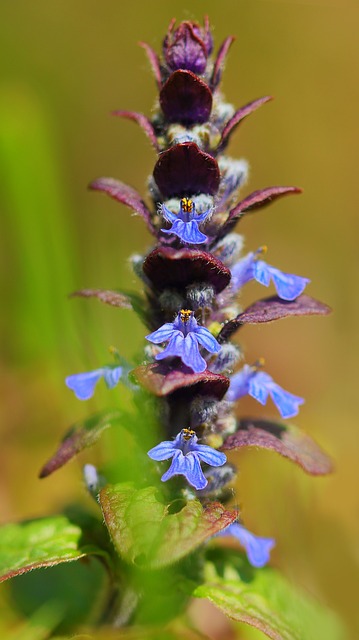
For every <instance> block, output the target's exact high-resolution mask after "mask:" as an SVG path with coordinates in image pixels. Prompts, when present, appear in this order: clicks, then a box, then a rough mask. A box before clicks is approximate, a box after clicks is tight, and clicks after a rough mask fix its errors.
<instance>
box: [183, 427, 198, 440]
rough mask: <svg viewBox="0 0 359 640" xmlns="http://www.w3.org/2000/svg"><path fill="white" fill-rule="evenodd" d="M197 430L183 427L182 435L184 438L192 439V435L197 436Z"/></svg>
mask: <svg viewBox="0 0 359 640" xmlns="http://www.w3.org/2000/svg"><path fill="white" fill-rule="evenodd" d="M195 435H196V432H195V431H192V429H182V437H183V440H190V439H191V438H192V436H195Z"/></svg>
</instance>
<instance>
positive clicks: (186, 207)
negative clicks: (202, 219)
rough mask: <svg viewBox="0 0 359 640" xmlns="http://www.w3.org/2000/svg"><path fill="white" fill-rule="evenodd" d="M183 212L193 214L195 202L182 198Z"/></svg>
mask: <svg viewBox="0 0 359 640" xmlns="http://www.w3.org/2000/svg"><path fill="white" fill-rule="evenodd" d="M181 204H182V210H183V211H184V212H185V213H191V212H192V209H193V202H192V200H190V199H189V198H182V200H181Z"/></svg>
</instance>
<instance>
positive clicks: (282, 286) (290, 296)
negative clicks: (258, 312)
mask: <svg viewBox="0 0 359 640" xmlns="http://www.w3.org/2000/svg"><path fill="white" fill-rule="evenodd" d="M270 272H271V276H272V278H273V283H274V286H275V288H276V291H277V293H278V295H279V297H280V298H282V299H283V300H295V298H297V297H298V296H300V294H301V293H303V291H304V289H305V287H306V286H307V284H308V282H310V280H309V279H308V278H302V276H295V275H294V274H291V273H283V272H282V271H280V270H279V269H275V268H274V267H270Z"/></svg>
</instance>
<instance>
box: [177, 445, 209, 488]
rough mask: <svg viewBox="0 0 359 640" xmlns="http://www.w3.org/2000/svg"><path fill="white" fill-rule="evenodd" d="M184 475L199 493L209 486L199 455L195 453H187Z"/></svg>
mask: <svg viewBox="0 0 359 640" xmlns="http://www.w3.org/2000/svg"><path fill="white" fill-rule="evenodd" d="M183 475H185V476H186V479H187V480H188V482H189V483H190V484H191V485H192V486H193V487H194V488H195V489H197V491H200V490H201V489H204V488H205V487H206V486H207V484H208V480H207V478H205V476H204V473H203V471H202V469H201V464H200V461H199V458H198V455H197V454H196V452H195V451H193V452H190V453H187V455H186V456H185V472H184V473H183Z"/></svg>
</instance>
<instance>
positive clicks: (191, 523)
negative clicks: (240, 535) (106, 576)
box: [100, 483, 238, 569]
mask: <svg viewBox="0 0 359 640" xmlns="http://www.w3.org/2000/svg"><path fill="white" fill-rule="evenodd" d="M157 495H158V498H159V499H160V498H161V495H160V494H159V492H158V490H157V489H156V488H155V487H146V488H145V489H139V490H136V489H135V488H134V487H133V485H132V484H130V483H123V484H117V485H107V486H106V487H105V488H104V489H102V491H101V493H100V504H101V508H102V511H103V515H104V519H105V522H106V525H107V528H108V530H109V532H110V536H111V539H112V542H113V544H114V546H115V548H116V550H117V552H118V553H119V555H120V556H121V558H122V559H123V560H125V561H126V562H128V563H135V564H138V565H140V566H141V567H144V568H152V569H158V568H161V567H165V566H168V565H171V564H173V563H174V562H178V560H181V558H183V557H185V556H187V555H188V554H189V553H191V552H192V551H194V550H195V549H196V548H197V547H199V546H200V545H201V544H203V543H204V542H205V541H206V540H208V539H209V538H211V537H212V536H214V535H215V534H216V533H218V532H219V531H222V529H224V528H225V527H227V526H228V525H229V524H231V523H232V522H234V521H235V520H236V518H237V516H238V513H237V511H233V510H232V511H226V510H225V508H224V507H223V506H222V505H221V504H220V503H218V502H212V503H211V504H210V505H209V506H207V507H206V508H204V507H203V506H202V505H201V503H200V502H199V501H198V500H191V501H190V502H188V503H187V504H185V506H184V507H183V508H182V509H181V510H180V511H177V512H176V513H171V510H172V509H171V507H172V505H171V504H169V505H165V504H163V502H162V501H160V500H159V499H158V498H157Z"/></svg>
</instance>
